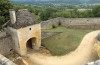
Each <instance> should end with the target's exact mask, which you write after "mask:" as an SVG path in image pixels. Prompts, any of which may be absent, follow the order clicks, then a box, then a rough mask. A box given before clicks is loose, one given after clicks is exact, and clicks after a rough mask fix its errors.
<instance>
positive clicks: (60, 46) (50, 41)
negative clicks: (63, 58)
mask: <svg viewBox="0 0 100 65" xmlns="http://www.w3.org/2000/svg"><path fill="white" fill-rule="evenodd" d="M43 31H47V32H62V33H61V34H58V35H55V36H52V37H49V38H47V39H44V40H42V44H43V45H44V46H46V47H47V48H48V49H49V50H50V51H51V53H52V55H58V56H59V55H64V54H66V53H69V52H71V51H73V50H75V49H76V48H77V46H78V45H79V43H80V42H81V40H82V38H83V36H84V35H85V34H86V33H88V32H90V31H92V30H81V29H67V28H64V27H58V28H55V29H49V30H43Z"/></svg>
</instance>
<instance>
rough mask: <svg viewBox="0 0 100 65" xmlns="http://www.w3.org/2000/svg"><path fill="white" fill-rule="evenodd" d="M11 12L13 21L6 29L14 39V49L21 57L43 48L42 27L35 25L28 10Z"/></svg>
mask: <svg viewBox="0 0 100 65" xmlns="http://www.w3.org/2000/svg"><path fill="white" fill-rule="evenodd" d="M9 12H10V19H11V20H10V22H8V23H7V24H6V25H4V27H5V30H6V32H7V33H8V34H9V35H10V36H11V37H12V42H13V45H12V46H13V49H14V50H15V51H16V52H17V53H19V54H20V55H25V54H26V53H27V52H28V51H29V50H30V49H34V50H38V49H39V47H40V46H41V25H40V24H36V23H35V19H34V18H33V16H32V15H31V13H30V12H28V10H27V9H21V10H18V11H17V12H15V11H14V10H10V11H9Z"/></svg>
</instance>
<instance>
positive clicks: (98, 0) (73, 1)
mask: <svg viewBox="0 0 100 65" xmlns="http://www.w3.org/2000/svg"><path fill="white" fill-rule="evenodd" d="M11 1H12V2H17V3H20V2H25V3H27V2H28V3H29V2H30V3H32V2H54V3H68V4H83V3H87V4H88V3H89V4H95V3H100V0H11Z"/></svg>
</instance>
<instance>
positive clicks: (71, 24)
mask: <svg viewBox="0 0 100 65" xmlns="http://www.w3.org/2000/svg"><path fill="white" fill-rule="evenodd" d="M59 25H61V26H64V27H66V28H80V29H100V18H60V17H58V18H54V19H51V20H47V21H43V22H41V27H42V29H50V28H52V27H53V26H55V27H57V26H59Z"/></svg>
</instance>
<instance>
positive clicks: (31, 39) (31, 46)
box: [26, 37, 36, 51]
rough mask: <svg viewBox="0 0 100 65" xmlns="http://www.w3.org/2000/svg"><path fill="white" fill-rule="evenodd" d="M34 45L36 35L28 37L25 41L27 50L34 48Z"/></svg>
mask: <svg viewBox="0 0 100 65" xmlns="http://www.w3.org/2000/svg"><path fill="white" fill-rule="evenodd" d="M35 45H36V37H33V38H30V39H29V40H28V41H27V42H26V48H27V51H29V50H31V49H34V46H35Z"/></svg>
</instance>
